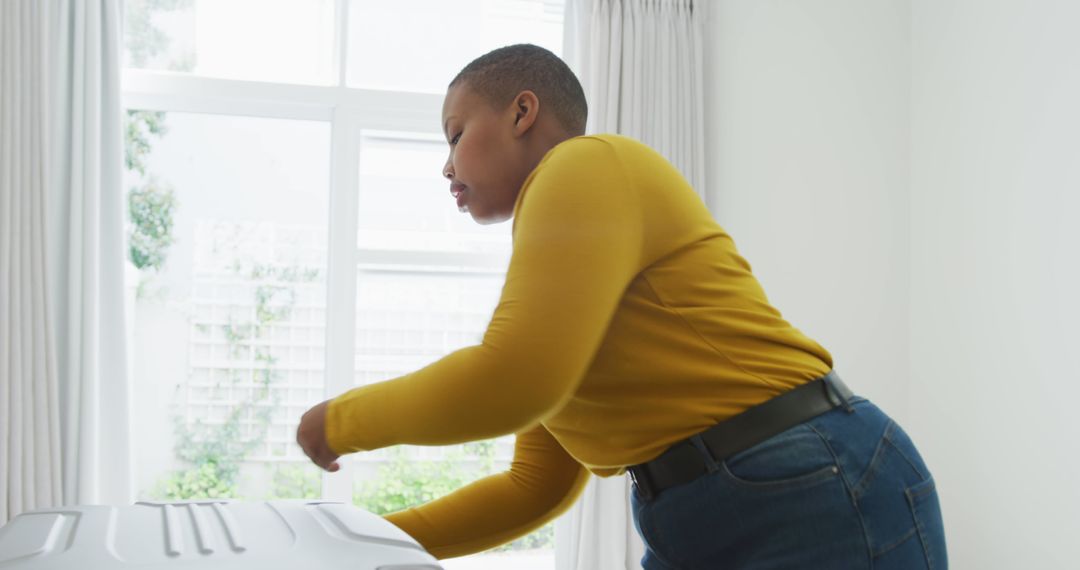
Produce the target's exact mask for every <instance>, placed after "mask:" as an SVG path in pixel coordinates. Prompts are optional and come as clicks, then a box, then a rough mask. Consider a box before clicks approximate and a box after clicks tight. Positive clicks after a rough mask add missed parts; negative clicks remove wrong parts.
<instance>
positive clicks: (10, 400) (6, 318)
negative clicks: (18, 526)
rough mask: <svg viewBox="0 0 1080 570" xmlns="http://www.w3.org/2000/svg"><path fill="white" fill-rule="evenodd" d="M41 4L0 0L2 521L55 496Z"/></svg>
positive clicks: (45, 50) (56, 438) (56, 433)
mask: <svg viewBox="0 0 1080 570" xmlns="http://www.w3.org/2000/svg"><path fill="white" fill-rule="evenodd" d="M47 8H48V6H47V5H46V4H44V3H41V2H37V1H35V0H0V524H3V523H4V522H6V521H7V520H9V519H10V518H12V517H14V516H15V515H17V514H19V513H21V512H23V511H26V510H30V509H34V508H38V507H45V506H52V505H56V504H58V503H59V502H60V500H61V491H60V471H61V468H60V430H59V427H60V412H59V402H60V400H59V395H58V393H57V374H56V351H55V348H54V346H55V345H54V344H53V342H52V334H51V333H52V331H51V330H50V327H49V318H48V317H49V311H50V307H49V306H48V299H47V298H46V291H47V288H46V266H45V250H46V242H45V219H46V216H45V209H46V191H47V186H46V173H47V172H48V170H49V168H50V166H51V165H50V163H49V161H48V158H49V157H48V147H47V138H46V135H45V133H46V131H47V129H48V121H49V113H48V103H47V102H48V93H49V88H50V82H49V77H48V76H47V74H45V73H42V71H43V70H44V69H45V68H46V61H47V60H48V55H49V47H50V46H49V43H48V34H47V31H48V22H49V17H48V16H49V14H48V12H47Z"/></svg>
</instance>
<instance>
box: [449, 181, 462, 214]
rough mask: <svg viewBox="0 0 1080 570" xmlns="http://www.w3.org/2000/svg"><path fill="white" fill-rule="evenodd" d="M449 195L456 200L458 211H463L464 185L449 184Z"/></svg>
mask: <svg viewBox="0 0 1080 570" xmlns="http://www.w3.org/2000/svg"><path fill="white" fill-rule="evenodd" d="M450 194H452V195H453V196H454V198H456V199H457V207H458V210H461V211H462V212H464V211H465V185H464V184H451V185H450Z"/></svg>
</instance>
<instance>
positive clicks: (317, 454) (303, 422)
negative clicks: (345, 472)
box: [296, 400, 341, 473]
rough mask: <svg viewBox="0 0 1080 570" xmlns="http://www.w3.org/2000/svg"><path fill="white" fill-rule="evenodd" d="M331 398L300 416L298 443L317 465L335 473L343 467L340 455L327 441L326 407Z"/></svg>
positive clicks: (297, 429)
mask: <svg viewBox="0 0 1080 570" xmlns="http://www.w3.org/2000/svg"><path fill="white" fill-rule="evenodd" d="M329 405H330V400H326V401H325V402H322V403H321V404H316V405H315V406H313V407H312V408H311V409H310V410H308V411H306V412H304V415H302V416H300V425H299V426H297V428H296V443H298V444H300V449H303V450H304V453H305V454H306V455H307V456H308V457H309V458H310V459H311V461H312V462H313V463H315V465H318V466H319V467H322V468H323V469H325V470H327V471H329V472H331V473H333V472H335V471H337V470H338V469H341V465H339V464H338V462H337V459H338V457H340V456H339V455H338V454H336V453H334V450H332V449H330V444H329V443H327V442H326V409H327V407H328V406H329Z"/></svg>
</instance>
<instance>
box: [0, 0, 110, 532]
mask: <svg viewBox="0 0 1080 570" xmlns="http://www.w3.org/2000/svg"><path fill="white" fill-rule="evenodd" d="M120 41H121V12H120V0H87V1H81V0H0V524H2V523H4V522H6V521H7V520H10V519H11V518H12V517H14V516H16V515H18V514H19V513H21V512H24V511H27V510H31V509H35V508H45V507H55V506H58V505H61V504H80V503H81V504H85V503H120V504H123V503H126V502H129V501H130V498H131V493H130V491H131V489H130V487H131V485H130V481H131V477H130V470H131V461H130V457H129V452H130V448H129V445H128V443H127V442H128V439H129V437H130V430H129V426H128V409H129V405H128V388H127V360H126V355H125V346H124V339H125V334H124V306H123V271H124V260H123V255H124V247H123V228H124V217H123V202H122V189H121V174H122V170H121V169H122V167H123V155H122V138H121V136H122V135H121V115H120V113H121V107H120V51H119V50H120Z"/></svg>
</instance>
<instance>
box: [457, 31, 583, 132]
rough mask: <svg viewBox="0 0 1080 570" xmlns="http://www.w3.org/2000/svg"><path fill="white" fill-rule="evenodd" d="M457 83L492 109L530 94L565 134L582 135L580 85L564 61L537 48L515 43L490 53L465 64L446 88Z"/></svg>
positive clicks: (581, 91) (581, 96) (581, 92)
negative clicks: (554, 119) (564, 130)
mask: <svg viewBox="0 0 1080 570" xmlns="http://www.w3.org/2000/svg"><path fill="white" fill-rule="evenodd" d="M459 83H466V84H468V86H469V88H470V89H472V90H473V91H475V92H476V93H477V94H479V95H480V96H481V97H484V98H485V99H487V100H488V102H490V103H491V104H492V105H496V106H502V105H506V104H509V103H510V102H511V101H513V100H514V97H516V96H517V94H518V93H521V92H522V91H525V90H529V91H532V92H533V93H536V97H537V98H538V99H540V102H541V105H543V107H546V108H547V109H549V110H551V111H552V113H553V114H554V115H555V118H556V120H558V122H559V124H560V125H562V126H563V128H565V129H566V130H567V132H569V133H572V134H575V135H581V134H584V133H585V120H586V119H587V118H588V115H589V109H588V105H587V104H586V103H585V92H584V90H582V88H581V83H580V82H579V81H578V79H577V77H576V76H574V72H573V71H571V70H570V66H568V65H566V62H564V61H563V60H561V59H559V56H557V55H555V54H553V53H551V52H550V51H548V50H546V49H544V48H542V47H540V46H535V45H532V44H516V45H512V46H506V47H501V48H499V49H496V50H493V51H490V52H488V53H486V54H484V55H482V56H480V57H478V58H476V59H474V60H473V61H472V63H470V64H469V65H466V66H465V67H464V69H462V70H461V72H459V73H458V74H457V77H454V80H453V81H451V82H450V85H449V86H448V89H449V88H450V87H454V86H455V85H458V84H459Z"/></svg>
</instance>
